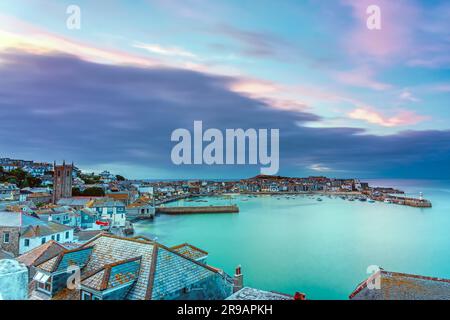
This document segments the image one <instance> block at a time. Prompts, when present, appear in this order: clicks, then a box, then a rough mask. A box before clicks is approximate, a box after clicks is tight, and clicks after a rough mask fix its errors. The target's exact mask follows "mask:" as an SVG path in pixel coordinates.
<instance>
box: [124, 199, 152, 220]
mask: <svg viewBox="0 0 450 320" xmlns="http://www.w3.org/2000/svg"><path fill="white" fill-rule="evenodd" d="M126 210H127V219H129V220H132V219H134V218H154V217H155V208H154V207H153V206H152V205H150V203H149V200H148V199H144V198H140V199H138V200H136V201H135V202H133V203H131V204H129V205H128V206H127V207H126Z"/></svg>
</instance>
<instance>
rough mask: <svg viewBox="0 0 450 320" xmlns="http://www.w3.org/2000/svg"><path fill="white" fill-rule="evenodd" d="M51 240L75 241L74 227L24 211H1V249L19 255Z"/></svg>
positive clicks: (61, 241)
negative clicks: (36, 216) (41, 218)
mask: <svg viewBox="0 0 450 320" xmlns="http://www.w3.org/2000/svg"><path fill="white" fill-rule="evenodd" d="M49 240H55V241H57V242H60V243H65V242H68V243H70V242H73V228H71V227H68V226H65V225H62V224H59V223H56V222H51V221H43V220H40V219H38V218H35V217H33V216H30V215H28V214H25V213H23V212H9V211H0V246H1V249H3V250H5V251H7V252H10V253H12V254H13V255H14V256H18V255H19V254H23V253H26V252H28V251H30V250H32V249H34V248H36V247H38V246H40V245H41V244H44V243H46V242H47V241H49Z"/></svg>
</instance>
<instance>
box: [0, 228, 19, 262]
mask: <svg viewBox="0 0 450 320" xmlns="http://www.w3.org/2000/svg"><path fill="white" fill-rule="evenodd" d="M5 233H9V243H4V242H3V239H4V234H5ZM19 237H20V235H19V228H17V227H0V247H1V248H2V249H3V250H5V251H8V252H10V253H12V254H13V255H14V256H15V257H17V256H18V255H19Z"/></svg>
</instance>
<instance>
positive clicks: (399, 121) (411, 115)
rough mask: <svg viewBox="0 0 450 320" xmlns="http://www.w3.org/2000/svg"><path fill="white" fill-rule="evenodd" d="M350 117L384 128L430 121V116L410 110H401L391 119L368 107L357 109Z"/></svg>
mask: <svg viewBox="0 0 450 320" xmlns="http://www.w3.org/2000/svg"><path fill="white" fill-rule="evenodd" d="M348 116H349V117H350V118H351V119H356V120H363V121H366V122H368V123H372V124H377V125H380V126H383V127H398V126H406V125H414V124H417V123H419V122H422V121H424V120H427V119H429V117H428V116H422V115H418V114H416V113H415V112H412V111H408V110H400V111H399V112H398V113H397V114H396V115H394V116H390V117H389V116H385V115H383V114H382V113H380V112H378V111H375V110H373V109H372V108H368V107H361V108H356V109H354V110H353V111H351V112H350V113H349V114H348Z"/></svg>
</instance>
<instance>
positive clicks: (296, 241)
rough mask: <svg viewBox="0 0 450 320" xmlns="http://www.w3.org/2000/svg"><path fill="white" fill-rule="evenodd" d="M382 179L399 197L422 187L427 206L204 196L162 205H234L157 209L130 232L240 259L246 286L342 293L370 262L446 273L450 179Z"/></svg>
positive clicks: (217, 257)
mask: <svg viewBox="0 0 450 320" xmlns="http://www.w3.org/2000/svg"><path fill="white" fill-rule="evenodd" d="M372 183H374V184H375V182H371V184H372ZM381 184H382V185H395V186H397V187H399V188H400V189H402V190H405V195H404V196H405V197H411V198H416V199H418V198H419V193H420V192H424V194H425V195H426V196H427V198H429V199H430V201H431V202H432V203H433V207H432V208H417V207H411V206H405V205H396V204H394V203H385V202H383V201H375V202H373V203H371V202H369V201H368V200H367V201H358V200H353V201H349V200H350V198H349V199H346V200H343V199H341V198H340V197H339V196H330V197H329V196H328V195H327V194H324V193H323V194H322V196H320V195H319V194H318V193H317V194H316V193H314V194H312V193H311V194H303V195H300V194H298V195H283V196H282V195H269V194H267V195H260V196H255V195H251V194H246V195H237V194H236V195H233V196H232V197H231V199H230V198H229V197H225V196H216V197H206V196H205V197H198V198H195V200H194V201H188V200H189V199H185V200H179V201H176V202H170V203H167V204H166V206H174V207H176V206H180V207H185V206H198V205H199V204H201V205H202V206H203V205H204V206H209V205H230V203H235V204H236V205H237V206H238V207H239V210H240V212H239V214H238V215H236V214H230V215H229V214H210V215H208V214H199V215H165V214H158V215H157V217H156V219H155V220H154V221H143V222H139V223H136V224H135V235H142V236H146V237H149V238H152V239H155V238H156V239H157V240H158V241H160V242H162V243H164V244H166V245H173V244H176V243H179V242H180V241H181V240H182V239H183V241H189V242H190V243H192V244H194V245H196V246H199V247H202V248H204V249H205V250H207V251H208V252H210V253H211V254H210V257H209V260H210V262H211V264H212V265H220V266H223V267H224V270H225V271H227V272H233V270H234V267H235V266H236V263H239V264H241V265H242V268H243V272H244V273H245V277H246V283H247V284H248V285H250V286H256V287H260V288H262V289H270V290H276V291H279V292H292V291H293V290H297V289H298V287H301V288H302V290H304V291H306V292H308V293H309V298H311V299H347V298H348V294H349V292H351V291H352V290H353V289H354V287H355V284H357V283H359V282H361V281H362V280H364V279H365V278H366V277H367V272H366V271H367V267H368V266H370V265H379V266H381V267H383V268H386V269H389V270H400V271H404V272H410V273H415V274H426V275H439V276H442V277H444V278H449V277H450V272H449V270H448V266H449V265H450V257H449V256H448V252H447V248H448V247H449V246H450V237H449V235H448V227H449V226H450V215H449V214H448V212H450V202H449V201H448V197H449V195H450V183H449V182H434V181H391V180H389V181H383V182H382V183H381V182H380V185H381ZM355 196H356V195H355ZM402 196H403V195H402ZM318 197H320V198H321V199H322V201H317V200H316V199H317V198H318ZM190 200H193V199H190ZM197 200H201V201H205V202H203V203H202V202H195V201H197ZM173 230H176V232H173ZM237 248H239V249H237ZM386 248H389V250H387V249H386ZM256 253H257V254H256Z"/></svg>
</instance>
